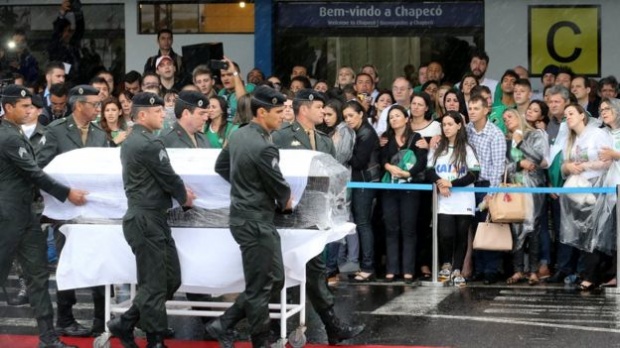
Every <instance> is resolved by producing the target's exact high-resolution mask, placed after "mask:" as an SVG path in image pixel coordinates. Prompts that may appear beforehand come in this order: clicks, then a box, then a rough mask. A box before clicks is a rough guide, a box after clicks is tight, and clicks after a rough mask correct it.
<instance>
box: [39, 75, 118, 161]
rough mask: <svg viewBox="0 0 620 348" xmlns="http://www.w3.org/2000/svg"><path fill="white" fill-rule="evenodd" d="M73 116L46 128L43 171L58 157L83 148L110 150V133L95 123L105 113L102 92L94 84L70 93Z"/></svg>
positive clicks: (41, 147)
mask: <svg viewBox="0 0 620 348" xmlns="http://www.w3.org/2000/svg"><path fill="white" fill-rule="evenodd" d="M69 104H71V105H72V106H73V112H72V113H71V115H69V116H67V117H64V118H61V119H58V120H56V121H54V122H52V123H50V124H49V125H47V127H46V132H45V136H44V137H43V138H41V140H40V141H39V142H40V144H39V151H38V153H37V162H38V163H39V166H40V167H41V168H43V167H45V166H46V165H48V163H50V162H51V161H52V160H53V159H54V157H56V156H58V155H60V154H61V153H65V152H68V151H71V150H75V149H81V148H83V147H108V142H107V140H106V133H105V131H104V130H103V129H101V128H99V126H98V125H97V124H96V123H93V121H94V120H95V119H96V118H97V116H98V115H99V114H100V113H101V98H100V97H99V90H98V89H96V88H95V87H92V86H90V85H78V86H75V87H73V88H71V90H70V91H69Z"/></svg>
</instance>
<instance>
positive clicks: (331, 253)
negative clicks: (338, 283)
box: [325, 240, 342, 276]
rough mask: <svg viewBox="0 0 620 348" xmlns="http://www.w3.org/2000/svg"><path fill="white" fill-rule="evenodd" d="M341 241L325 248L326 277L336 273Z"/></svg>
mask: <svg viewBox="0 0 620 348" xmlns="http://www.w3.org/2000/svg"><path fill="white" fill-rule="evenodd" d="M341 246H342V242H341V241H339V240H338V241H335V242H331V243H329V244H327V245H326V246H325V268H326V269H327V275H328V276H329V275H331V274H332V273H335V272H337V271H338V254H339V253H340V247H341Z"/></svg>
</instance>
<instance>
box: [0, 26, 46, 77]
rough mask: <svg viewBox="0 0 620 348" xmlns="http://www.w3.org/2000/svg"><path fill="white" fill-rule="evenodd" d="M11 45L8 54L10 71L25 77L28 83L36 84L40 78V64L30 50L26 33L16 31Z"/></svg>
mask: <svg viewBox="0 0 620 348" xmlns="http://www.w3.org/2000/svg"><path fill="white" fill-rule="evenodd" d="M9 45H10V46H9V49H8V51H7V52H6V53H7V61H8V64H9V67H10V70H11V71H12V72H15V73H20V74H21V75H23V76H24V79H25V80H26V83H29V84H30V83H34V82H36V81H37V79H38V78H39V63H38V62H37V60H36V59H35V58H34V56H33V55H32V53H30V51H29V50H28V43H27V42H26V32H25V31H24V30H22V29H17V30H15V32H14V33H13V36H12V38H11V41H10V43H9Z"/></svg>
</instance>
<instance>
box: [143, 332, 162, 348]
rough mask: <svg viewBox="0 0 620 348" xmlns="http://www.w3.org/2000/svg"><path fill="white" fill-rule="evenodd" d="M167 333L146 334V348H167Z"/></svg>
mask: <svg viewBox="0 0 620 348" xmlns="http://www.w3.org/2000/svg"><path fill="white" fill-rule="evenodd" d="M164 337H165V333H164V332H161V333H148V332H147V333H146V341H147V343H146V348H167V347H166V345H165V344H164Z"/></svg>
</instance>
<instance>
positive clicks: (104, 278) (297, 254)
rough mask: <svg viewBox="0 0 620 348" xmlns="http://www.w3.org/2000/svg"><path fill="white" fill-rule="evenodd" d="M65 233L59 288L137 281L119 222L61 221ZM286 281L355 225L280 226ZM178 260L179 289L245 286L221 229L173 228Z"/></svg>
mask: <svg viewBox="0 0 620 348" xmlns="http://www.w3.org/2000/svg"><path fill="white" fill-rule="evenodd" d="M60 230H61V232H62V233H64V234H65V236H66V237H67V241H66V244H65V246H64V249H63V251H62V254H61V256H60V260H59V262H58V269H57V271H56V281H57V283H58V288H59V289H60V290H66V289H77V288H85V287H91V286H96V285H106V284H125V283H131V284H135V283H137V277H136V261H135V257H134V255H133V253H132V252H131V248H130V247H129V245H128V244H127V242H126V241H125V237H124V236H123V230H122V226H120V225H64V226H63V227H61V229H60ZM278 231H279V232H280V236H281V238H282V239H281V240H282V256H283V261H284V271H285V276H286V286H287V287H290V286H293V285H297V284H299V283H300V282H301V281H302V280H303V279H305V272H306V263H307V262H308V261H309V260H310V259H311V258H313V257H314V256H316V255H318V254H319V253H321V252H322V251H323V249H324V247H325V245H326V244H327V243H330V242H333V241H337V240H340V239H342V238H343V237H344V236H346V235H347V234H349V233H354V231H355V225H354V224H352V223H345V224H341V225H339V226H337V227H335V228H333V229H330V230H327V231H319V230H292V229H279V230H278ZM172 235H173V237H174V239H175V242H176V246H177V250H178V254H179V260H180V263H181V278H182V287H181V291H190V292H199V293H212V294H224V293H235V292H241V291H243V289H244V287H245V282H244V276H243V265H242V263H241V252H240V250H239V246H238V244H237V243H236V242H235V241H234V239H233V238H232V235H231V234H230V231H229V230H228V229H225V228H217V229H216V228H213V229H206V228H173V229H172Z"/></svg>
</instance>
